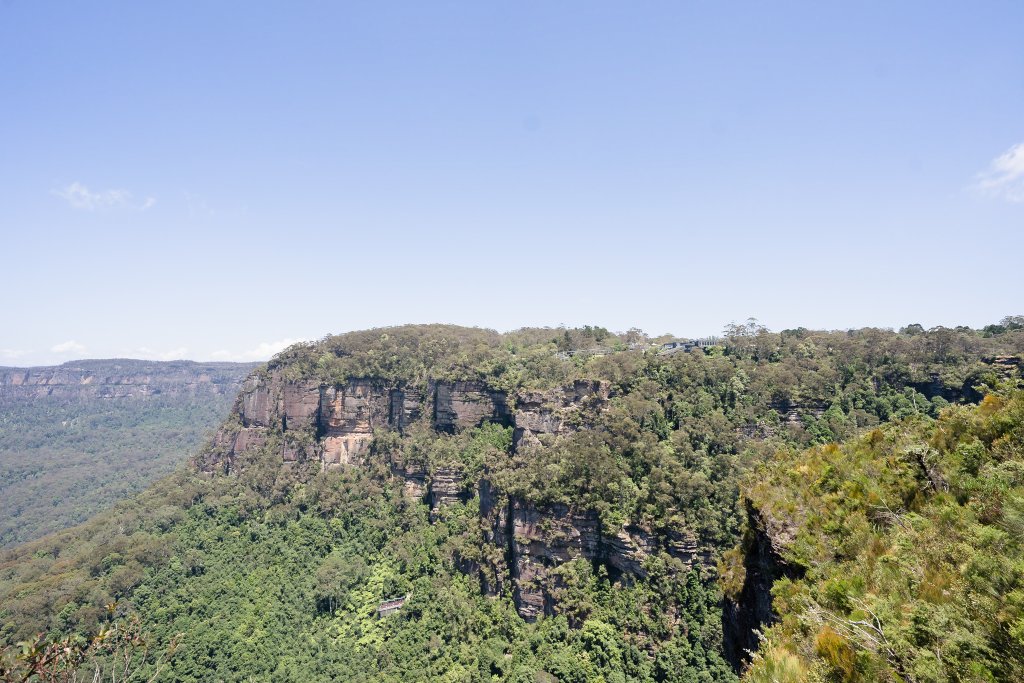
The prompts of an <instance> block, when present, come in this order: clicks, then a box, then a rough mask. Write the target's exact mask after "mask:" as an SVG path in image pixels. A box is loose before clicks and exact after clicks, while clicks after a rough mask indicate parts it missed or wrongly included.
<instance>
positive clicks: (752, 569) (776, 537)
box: [722, 501, 805, 672]
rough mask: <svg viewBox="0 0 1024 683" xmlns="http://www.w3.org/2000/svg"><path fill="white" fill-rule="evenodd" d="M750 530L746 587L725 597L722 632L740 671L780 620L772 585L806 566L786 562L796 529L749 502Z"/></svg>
mask: <svg viewBox="0 0 1024 683" xmlns="http://www.w3.org/2000/svg"><path fill="white" fill-rule="evenodd" d="M746 514H747V531H746V534H745V536H744V539H743V546H742V547H743V567H744V570H745V574H744V580H743V587H742V589H741V590H740V593H739V595H737V596H735V597H733V598H730V597H726V598H725V600H724V604H723V606H722V632H723V637H724V651H725V652H724V654H725V658H726V661H728V662H729V663H730V664H731V665H732V667H733V668H734V669H735V670H736V671H737V672H738V671H740V670H742V669H743V668H744V667H745V666H746V664H747V663H748V662H749V660H750V653H752V652H756V651H757V648H758V646H759V645H760V638H759V635H758V634H759V633H760V632H761V631H762V630H763V629H764V628H766V627H767V626H771V625H772V624H773V623H775V622H776V621H777V620H778V616H777V615H776V613H775V610H774V607H773V606H772V586H773V585H774V584H775V582H776V581H778V580H779V579H781V578H783V577H785V578H790V579H799V578H801V577H802V576H803V575H804V571H805V570H804V568H803V567H800V566H798V565H794V564H792V563H790V562H787V561H786V559H785V558H784V556H783V551H784V549H785V548H786V547H787V546H789V545H790V544H792V542H793V540H794V536H795V529H794V528H793V527H792V526H791V525H788V524H785V523H779V522H776V521H775V520H772V519H771V518H769V517H768V516H767V515H765V514H763V513H762V512H761V511H759V510H757V509H756V508H755V507H754V506H753V504H751V503H750V501H747V503H746Z"/></svg>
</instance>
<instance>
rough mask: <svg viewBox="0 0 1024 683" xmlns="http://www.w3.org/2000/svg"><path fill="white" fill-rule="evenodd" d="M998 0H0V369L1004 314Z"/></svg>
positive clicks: (1014, 134) (1016, 49)
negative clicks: (361, 345) (449, 339)
mask: <svg viewBox="0 0 1024 683" xmlns="http://www.w3.org/2000/svg"><path fill="white" fill-rule="evenodd" d="M1022 25H1024V3H1020V2H982V3H967V2H960V3H950V2H900V3H891V2H858V3H820V2H799V3H797V2H771V3H766V2H749V3H743V2H736V3H713V2H665V3H658V2H644V3H623V2H620V3H604V2H580V3H570V2H564V3H549V2H536V3H532V2H516V3H507V2H503V3H498V2H427V3H424V2H410V3H399V2H395V3H341V2H304V3H300V2H289V3H283V2H281V3H260V2H253V1H251V0H250V1H247V2H217V3H183V2H180V1H179V2H157V1H154V2H145V3H139V2H88V3H86V2H48V1H46V0H33V1H32V2H29V1H26V0H21V1H19V0H14V1H10V0H8V1H7V2H4V3H0V61H2V67H3V68H2V70H0V98H2V102H3V103H4V106H3V107H2V108H0V225H2V227H0V254H2V257H3V270H2V273H3V280H4V283H5V285H6V286H5V288H4V289H5V294H6V296H5V297H4V315H3V320H4V322H3V325H2V327H0V364H7V365H27V364H38V363H51V362H60V361H63V360H69V359H73V358H81V357H110V356H132V357H151V358H176V357H187V358H196V359H216V358H223V359H255V358H263V357H266V356H267V355H268V354H269V353H271V352H272V351H274V350H276V349H277V348H279V347H280V346H281V345H282V344H285V343H287V342H289V341H291V340H297V339H312V338H318V337H321V336H323V335H325V334H327V333H332V332H341V331H345V330H351V329H361V328H365V327H370V326H378V325H392V324H401V323H405V322H452V323H460V324H467V325H479V326H485V327H494V328H497V329H510V328H515V327H520V326H524V325H551V326H557V325H559V324H567V325H574V324H600V325H605V326H607V327H609V328H611V329H614V330H624V329H627V328H629V327H632V326H639V327H642V328H644V329H646V330H648V331H649V332H652V333H662V332H673V333H676V334H680V335H690V336H696V335H704V334H710V333H715V332H718V331H720V330H721V329H722V327H723V326H724V325H725V324H726V323H728V322H730V321H733V320H742V319H745V318H747V317H749V316H754V317H757V318H758V319H760V320H761V321H762V322H763V323H764V324H767V325H768V326H769V327H771V328H773V329H782V328H786V327H794V326H798V325H804V326H807V327H824V328H848V327H859V326H865V325H875V326H883V327H899V326H902V325H904V324H907V323H910V322H920V323H922V324H924V325H925V326H934V325H957V324H969V325H974V326H981V325H984V324H986V323H989V322H993V321H996V320H998V319H999V318H1001V317H1002V316H1004V315H1008V314H1020V313H1024V301H1022V296H1021V294H1022V293H1024V269H1022V268H1021V248H1022V246H1024V146H1020V145H1022V143H1024V47H1022V45H1024V43H1022V41H1021V39H1020V27H1021V26H1022Z"/></svg>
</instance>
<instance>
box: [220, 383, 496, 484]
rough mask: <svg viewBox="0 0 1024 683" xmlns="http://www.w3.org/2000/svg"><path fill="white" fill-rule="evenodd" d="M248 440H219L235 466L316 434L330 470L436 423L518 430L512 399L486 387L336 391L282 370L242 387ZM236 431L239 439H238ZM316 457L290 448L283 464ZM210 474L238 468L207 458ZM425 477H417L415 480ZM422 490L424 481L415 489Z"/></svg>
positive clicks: (365, 386)
mask: <svg viewBox="0 0 1024 683" xmlns="http://www.w3.org/2000/svg"><path fill="white" fill-rule="evenodd" d="M236 412H237V416H238V422H239V423H240V424H241V426H242V431H240V432H238V434H244V436H239V437H237V438H234V439H229V438H228V435H226V434H221V435H218V439H217V440H215V445H218V446H220V447H221V450H222V451H223V454H222V457H221V458H220V460H226V461H228V463H230V461H231V460H232V459H233V458H234V457H235V456H236V455H238V454H240V453H242V452H244V451H245V450H247V449H251V448H259V447H262V445H263V444H264V443H266V440H267V437H268V436H269V434H270V433H271V432H272V431H280V432H281V433H287V432H291V431H296V430H298V431H305V430H308V429H310V428H312V429H313V430H314V432H315V434H316V436H317V438H318V446H317V449H316V456H317V457H319V459H320V461H321V463H322V465H323V467H324V468H326V469H330V468H336V467H343V466H346V465H354V464H358V463H359V462H361V461H362V459H363V458H365V457H366V455H367V454H368V451H369V447H370V444H371V442H372V441H373V434H374V431H375V430H377V429H381V428H387V429H393V430H396V431H398V432H402V431H405V430H406V429H407V428H408V427H410V426H411V425H412V424H413V423H414V422H416V421H418V420H421V419H423V418H424V416H429V418H430V419H431V423H432V426H433V428H434V429H436V430H437V431H440V432H448V433H455V432H459V431H462V430H464V429H469V428H471V427H476V426H479V425H481V424H483V423H485V422H498V423H501V424H511V420H512V418H511V413H510V411H509V408H508V399H507V396H506V394H505V393H504V392H502V391H496V390H494V389H490V388H488V387H486V386H485V385H483V384H481V383H479V382H434V381H430V382H427V383H426V386H425V387H404V386H399V387H396V386H392V385H389V384H388V383H386V382H384V381H383V380H380V379H374V378H356V379H351V380H349V381H348V382H346V383H344V384H338V385H330V384H325V383H322V382H319V381H317V380H305V381H290V380H287V379H285V378H284V376H283V375H282V372H281V370H279V369H275V370H270V371H261V372H257V373H254V374H253V375H252V376H250V377H249V378H248V379H247V380H246V381H245V384H244V385H243V387H242V391H241V394H240V396H239V399H238V403H237V406H236ZM234 433H235V432H232V434H234ZM302 457H313V454H312V453H305V456H303V455H302V454H301V453H299V452H297V451H295V450H294V449H289V448H285V449H284V450H283V451H282V458H283V459H284V460H285V462H293V461H295V460H297V459H302ZM204 462H207V465H204V466H203V469H204V470H207V471H211V472H213V471H219V470H220V469H230V464H228V465H227V467H225V468H222V467H221V465H222V464H224V463H220V462H218V459H217V458H213V459H212V460H211V459H210V458H207V459H206V460H205V461H204ZM420 474H421V473H419V472H412V473H410V476H412V477H413V479H415V480H419V479H421V476H420ZM410 486H411V487H412V488H414V489H418V487H419V482H418V481H417V482H416V483H413V484H411V485H410Z"/></svg>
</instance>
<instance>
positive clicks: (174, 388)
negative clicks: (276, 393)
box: [0, 358, 258, 400]
mask: <svg viewBox="0 0 1024 683" xmlns="http://www.w3.org/2000/svg"><path fill="white" fill-rule="evenodd" d="M257 365H258V363H201V362H196V361H188V360H176V361H149V360H134V359H127V358H115V359H109V360H80V361H71V362H68V363H63V364H61V365H51V366H39V367H24V368H22V367H0V400H4V399H10V398H15V397H20V398H38V397H43V396H57V397H64V398H87V397H96V398H128V397H141V396H153V395H157V394H187V395H197V394H228V395H232V396H233V395H234V394H235V393H237V392H238V389H239V388H240V386H241V381H242V380H243V379H244V378H245V376H246V375H247V374H248V373H249V372H250V371H251V370H252V369H253V368H255V367H256V366H257Z"/></svg>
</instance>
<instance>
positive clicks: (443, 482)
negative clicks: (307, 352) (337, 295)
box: [201, 370, 708, 620]
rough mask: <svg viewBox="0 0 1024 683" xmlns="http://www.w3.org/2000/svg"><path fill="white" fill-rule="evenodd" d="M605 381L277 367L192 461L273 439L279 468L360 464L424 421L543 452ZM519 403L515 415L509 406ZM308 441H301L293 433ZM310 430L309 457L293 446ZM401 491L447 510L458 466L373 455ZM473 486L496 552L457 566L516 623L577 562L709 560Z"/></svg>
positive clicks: (550, 609)
mask: <svg viewBox="0 0 1024 683" xmlns="http://www.w3.org/2000/svg"><path fill="white" fill-rule="evenodd" d="M609 394H610V390H609V387H608V385H607V384H604V383H602V382H596V381H582V380H581V381H576V382H574V383H572V384H569V385H566V386H563V387H558V388H555V389H551V390H548V391H527V392H522V393H520V394H518V395H516V396H513V397H512V399H513V400H512V401H510V400H509V397H508V396H507V395H506V394H505V393H504V392H501V391H497V390H494V389H491V388H489V387H487V386H486V385H484V384H482V383H479V382H469V381H465V382H434V381H429V382H426V383H425V384H424V385H422V386H419V387H405V386H393V385H389V384H388V383H387V382H385V381H383V380H380V379H374V378H362V379H351V380H349V381H347V382H346V383H344V384H338V385H327V384H320V383H316V382H306V383H301V382H289V381H287V380H285V379H284V378H283V376H282V375H281V373H280V372H279V371H273V370H272V371H270V372H265V373H258V374H256V375H254V376H253V377H251V378H250V379H249V380H247V382H246V384H245V388H244V389H243V392H242V395H241V397H240V398H239V400H238V403H237V406H236V410H237V414H238V424H236V425H234V427H233V429H234V431H231V432H229V433H222V434H221V435H219V436H218V441H217V442H216V445H217V447H218V448H219V449H220V451H219V452H220V456H219V457H215V458H213V459H212V460H211V461H210V462H206V463H205V464H201V466H202V467H203V469H206V470H207V471H211V472H212V471H228V472H230V471H231V470H232V469H233V463H234V462H235V458H236V457H237V456H238V455H240V454H242V453H244V452H246V451H247V450H250V449H258V448H263V447H264V446H265V445H266V444H267V443H268V442H269V441H270V438H271V437H272V436H273V435H278V437H276V438H279V439H280V442H281V443H282V446H281V453H280V457H281V459H282V461H283V462H285V463H297V462H301V461H303V460H307V459H309V458H318V459H319V463H320V465H321V467H323V468H324V469H332V468H340V467H346V466H360V465H362V464H364V463H366V462H367V459H368V458H369V457H370V445H371V443H372V442H373V438H374V433H375V432H376V431H378V430H381V429H387V430H393V431H396V432H399V433H400V432H403V431H405V430H406V429H407V428H408V427H410V426H411V425H412V424H413V423H415V422H417V421H420V422H426V423H427V424H428V425H429V426H430V427H431V428H433V429H434V430H435V431H437V432H440V433H449V434H455V433H458V432H461V431H463V430H466V429H471V428H473V427H476V426H479V425H481V424H484V423H488V422H490V423H497V424H502V425H506V426H509V427H512V428H513V448H514V449H519V448H526V447H538V446H542V445H543V443H544V442H549V441H555V440H557V439H560V438H563V437H565V436H567V435H571V434H573V433H575V432H577V431H579V430H581V429H586V428H588V427H590V426H592V425H593V424H594V423H595V421H596V419H597V417H598V416H599V415H600V413H601V411H602V410H603V408H604V407H605V405H606V404H607V403H608V401H609ZM512 404H514V405H515V406H516V408H515V410H514V411H513V410H512V409H511V408H510V405H512ZM300 433H302V434H305V435H306V437H307V438H306V441H302V440H301V439H297V438H295V439H293V438H292V435H293V434H295V435H297V434H300ZM310 435H312V437H313V441H314V443H315V444H316V445H315V451H314V452H310V451H309V450H308V448H307V447H303V446H300V445H299V444H301V443H308V442H309V436H310ZM380 457H382V458H385V459H386V463H387V465H388V467H389V468H390V472H391V474H392V475H393V476H395V477H398V478H400V479H401V480H402V481H403V482H404V487H405V491H406V492H407V494H408V495H410V496H412V497H414V498H417V499H425V500H426V501H427V502H428V503H429V505H430V515H431V519H437V518H438V516H440V515H441V514H442V512H443V510H444V508H445V507H448V506H450V505H453V504H455V503H457V502H463V501H466V500H467V499H468V498H469V497H470V496H471V490H470V489H471V487H470V486H468V485H467V482H466V481H465V477H464V474H463V471H462V469H461V467H460V466H457V465H452V466H434V467H428V466H427V464H426V463H424V462H418V461H415V460H411V459H410V458H409V455H408V454H407V453H405V452H403V450H402V448H396V449H393V450H392V451H391V452H388V453H386V454H383V453H382V454H380ZM473 484H474V485H476V486H477V487H478V489H479V493H480V508H481V515H482V517H483V519H484V525H485V528H486V529H487V531H486V532H485V535H486V539H485V540H486V541H488V542H489V544H490V547H491V548H492V549H493V552H491V553H490V554H489V557H490V559H488V560H485V561H481V562H478V561H475V560H474V561H466V562H465V563H464V567H463V568H464V570H465V571H467V572H470V573H478V574H479V575H480V578H481V582H482V584H484V587H485V589H486V590H488V591H490V592H492V593H493V592H499V591H501V590H504V588H505V587H508V588H510V589H511V591H512V595H513V598H514V600H515V604H516V608H517V610H518V611H519V614H520V615H521V616H523V617H524V618H525V619H528V620H534V619H537V618H538V617H540V616H542V615H545V614H553V613H554V612H555V611H556V610H557V607H558V601H559V593H560V591H561V590H562V589H563V588H564V585H563V582H562V578H561V573H560V572H559V567H560V566H561V565H563V564H565V563H566V562H569V561H571V560H573V559H576V558H582V559H585V560H588V561H591V562H596V563H601V564H604V565H605V566H606V567H607V568H608V571H609V574H610V575H612V576H613V577H614V578H616V579H621V580H623V581H631V580H632V579H634V578H637V577H645V576H647V572H648V569H647V568H646V564H645V563H646V561H647V560H648V558H650V557H652V556H656V555H658V556H665V557H668V558H675V559H676V560H678V564H677V565H676V566H677V567H681V568H683V569H685V568H689V567H694V566H698V565H707V563H708V558H707V556H706V555H702V554H701V553H700V552H699V551H698V544H697V541H696V539H694V538H692V537H689V536H686V535H685V534H681V533H680V534H676V535H662V536H660V537H659V536H656V535H655V534H653V533H651V532H650V531H649V530H646V529H642V528H640V527H638V526H634V525H627V526H625V527H623V528H621V529H618V530H615V531H614V532H607V531H603V530H602V526H601V521H600V519H599V518H598V516H597V514H596V513H595V512H593V511H590V510H575V509H570V508H569V507H567V506H565V505H548V506H537V505H534V504H531V503H529V502H527V501H525V500H520V499H516V498H511V499H510V498H509V497H507V496H503V495H502V494H501V492H499V491H496V490H495V489H494V487H493V486H492V485H491V483H490V482H489V481H487V480H486V478H483V479H481V480H480V481H478V482H473Z"/></svg>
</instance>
